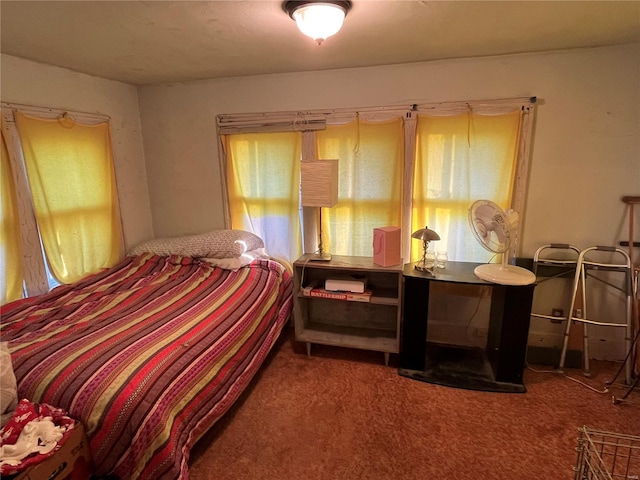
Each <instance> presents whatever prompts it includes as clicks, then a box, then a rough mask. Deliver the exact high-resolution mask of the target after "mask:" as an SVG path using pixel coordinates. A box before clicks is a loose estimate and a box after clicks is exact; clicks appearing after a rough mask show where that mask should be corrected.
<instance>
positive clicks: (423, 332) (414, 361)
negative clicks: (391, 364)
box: [400, 277, 431, 372]
mask: <svg viewBox="0 0 640 480" xmlns="http://www.w3.org/2000/svg"><path fill="white" fill-rule="evenodd" d="M430 283H431V282H429V281H428V280H421V279H418V278H412V277H405V278H404V288H403V295H404V297H403V325H402V345H401V346H400V368H401V369H405V370H418V371H421V372H422V371H424V369H425V348H426V344H427V318H428V316H429V284H430Z"/></svg>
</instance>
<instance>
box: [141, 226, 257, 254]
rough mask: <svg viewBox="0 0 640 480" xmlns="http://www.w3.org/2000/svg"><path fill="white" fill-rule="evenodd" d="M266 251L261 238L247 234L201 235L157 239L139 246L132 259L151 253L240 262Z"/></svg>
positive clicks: (221, 233) (222, 232) (209, 233)
mask: <svg viewBox="0 0 640 480" xmlns="http://www.w3.org/2000/svg"><path fill="white" fill-rule="evenodd" d="M258 248H264V242H263V241H262V239H261V238H260V237H258V236H257V235H254V234H253V233H251V232H246V231H244V230H214V231H213V232H208V233H202V234H200V235H189V236H185V237H175V238H156V239H154V240H148V241H146V242H142V243H140V244H138V245H136V246H135V247H134V248H133V249H132V250H131V252H129V254H130V255H140V254H141V253H145V252H149V253H154V254H156V255H163V256H164V255H182V256H184V257H195V258H202V257H208V258H236V257H239V256H241V255H242V254H243V253H245V252H248V251H251V250H256V249H258Z"/></svg>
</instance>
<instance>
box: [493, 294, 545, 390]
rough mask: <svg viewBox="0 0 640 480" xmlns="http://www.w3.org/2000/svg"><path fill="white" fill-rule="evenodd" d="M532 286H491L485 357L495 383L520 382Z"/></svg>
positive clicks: (529, 318)
mask: <svg viewBox="0 0 640 480" xmlns="http://www.w3.org/2000/svg"><path fill="white" fill-rule="evenodd" d="M534 288H535V285H526V286H494V287H493V288H492V293H491V313H490V317H489V334H488V337H487V356H488V358H489V362H490V363H491V367H492V369H493V373H494V375H495V378H496V381H498V382H506V383H515V384H522V383H523V382H522V380H523V371H524V366H525V362H526V355H527V341H528V337H529V323H530V321H531V303H532V301H533V290H534Z"/></svg>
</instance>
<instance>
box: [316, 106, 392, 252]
mask: <svg viewBox="0 0 640 480" xmlns="http://www.w3.org/2000/svg"><path fill="white" fill-rule="evenodd" d="M402 127H403V125H402V118H397V119H394V120H391V121H386V122H367V121H363V120H360V119H356V120H354V121H352V122H350V123H348V124H346V125H330V126H327V128H326V130H323V131H318V132H316V135H315V139H316V146H317V151H318V158H327V159H330V158H337V159H338V160H339V162H338V165H339V177H338V178H339V185H340V186H339V189H338V195H339V203H338V205H336V206H335V207H332V208H327V209H324V211H323V214H322V216H323V227H322V231H323V237H324V240H325V241H326V245H328V249H329V251H330V252H331V253H333V254H336V255H356V256H371V248H372V238H371V235H372V232H373V229H374V228H376V227H380V226H384V225H400V222H401V220H402V172H403V165H402V163H403V158H404V144H403V139H404V136H403V130H402Z"/></svg>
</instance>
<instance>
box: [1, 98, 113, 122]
mask: <svg viewBox="0 0 640 480" xmlns="http://www.w3.org/2000/svg"><path fill="white" fill-rule="evenodd" d="M1 106H2V108H9V109H11V110H19V111H21V112H24V113H29V114H38V115H40V116H43V117H45V118H56V117H60V116H63V115H67V116H70V117H73V118H74V119H76V120H78V119H82V120H85V121H91V122H108V121H110V120H111V117H110V116H109V115H105V114H103V113H92V112H81V111H78V110H73V109H67V108H54V107H37V106H34V105H27V104H23V103H10V102H1Z"/></svg>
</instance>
